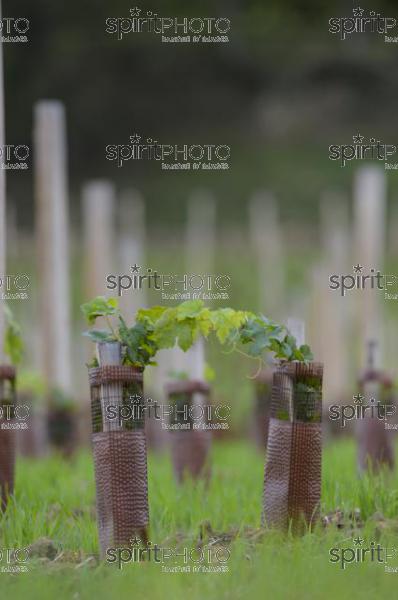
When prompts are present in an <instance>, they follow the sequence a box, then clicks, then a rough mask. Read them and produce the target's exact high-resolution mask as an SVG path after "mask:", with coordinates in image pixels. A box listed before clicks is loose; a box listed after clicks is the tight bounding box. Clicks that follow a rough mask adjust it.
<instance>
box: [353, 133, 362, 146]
mask: <svg viewBox="0 0 398 600" xmlns="http://www.w3.org/2000/svg"><path fill="white" fill-rule="evenodd" d="M352 139H353V140H354V142H355V143H356V144H362V141H363V139H364V137H363V135H361V134H360V133H358V135H353V136H352Z"/></svg>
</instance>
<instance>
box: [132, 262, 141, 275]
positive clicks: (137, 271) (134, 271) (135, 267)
mask: <svg viewBox="0 0 398 600" xmlns="http://www.w3.org/2000/svg"><path fill="white" fill-rule="evenodd" d="M140 269H141V267H139V266H138V265H137V263H135V264H134V266H133V267H130V271H131V272H132V273H139V272H140Z"/></svg>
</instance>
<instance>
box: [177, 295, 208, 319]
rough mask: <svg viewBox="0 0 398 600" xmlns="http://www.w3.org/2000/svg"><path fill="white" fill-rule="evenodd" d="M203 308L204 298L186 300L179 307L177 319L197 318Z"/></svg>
mask: <svg viewBox="0 0 398 600" xmlns="http://www.w3.org/2000/svg"><path fill="white" fill-rule="evenodd" d="M202 309H203V301H202V300H186V301H185V302H182V304H180V305H179V306H178V308H177V320H178V321H182V320H184V319H187V318H190V319H195V318H196V317H198V316H199V314H200V312H201V310H202Z"/></svg>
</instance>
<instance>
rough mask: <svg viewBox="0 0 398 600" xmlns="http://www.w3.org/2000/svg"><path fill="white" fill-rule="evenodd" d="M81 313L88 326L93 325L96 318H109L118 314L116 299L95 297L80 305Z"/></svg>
mask: <svg viewBox="0 0 398 600" xmlns="http://www.w3.org/2000/svg"><path fill="white" fill-rule="evenodd" d="M80 308H81V311H82V313H83V315H84V316H85V318H86V320H87V322H88V324H89V325H93V324H94V323H95V321H96V319H98V317H105V316H111V315H115V314H117V313H118V310H119V309H118V300H117V298H105V296H97V297H96V298H94V299H93V300H91V301H90V302H86V303H85V304H82V305H81V307H80Z"/></svg>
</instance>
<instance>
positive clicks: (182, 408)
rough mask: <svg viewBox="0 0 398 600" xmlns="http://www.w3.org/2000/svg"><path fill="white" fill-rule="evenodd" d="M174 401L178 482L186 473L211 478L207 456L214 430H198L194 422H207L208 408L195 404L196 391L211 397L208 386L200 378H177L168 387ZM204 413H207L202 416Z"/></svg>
mask: <svg viewBox="0 0 398 600" xmlns="http://www.w3.org/2000/svg"><path fill="white" fill-rule="evenodd" d="M166 392H167V395H168V398H169V401H170V404H171V410H172V416H171V419H170V426H171V427H172V428H173V429H171V431H170V436H171V456H172V461H173V468H174V474H175V477H176V479H177V481H178V483H182V482H183V480H184V478H185V477H186V476H187V475H190V476H191V477H192V478H193V479H198V478H199V477H204V478H205V479H206V480H207V481H208V480H209V478H210V468H209V465H208V455H209V451H210V446H211V432H210V431H208V430H206V429H200V428H199V429H196V428H195V424H198V425H206V423H207V420H206V416H205V411H202V410H201V409H200V405H195V404H194V394H197V393H198V394H202V395H204V396H206V397H207V396H208V395H209V393H210V388H209V386H208V385H207V384H206V383H204V382H202V381H197V380H183V381H174V382H172V383H169V384H168V385H167V386H166ZM202 412H203V413H204V416H203V418H202Z"/></svg>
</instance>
